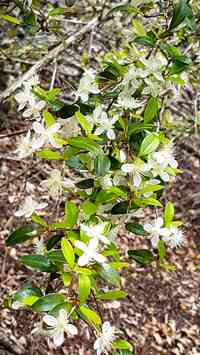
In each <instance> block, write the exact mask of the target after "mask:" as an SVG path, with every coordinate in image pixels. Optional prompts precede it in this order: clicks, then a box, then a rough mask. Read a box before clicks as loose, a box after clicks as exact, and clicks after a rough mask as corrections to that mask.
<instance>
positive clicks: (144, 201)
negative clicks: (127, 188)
mask: <svg viewBox="0 0 200 355" xmlns="http://www.w3.org/2000/svg"><path fill="white" fill-rule="evenodd" d="M134 203H135V204H136V206H139V207H140V206H155V207H162V203H161V202H160V201H158V200H156V199H155V198H152V197H148V198H136V199H135V200H134Z"/></svg>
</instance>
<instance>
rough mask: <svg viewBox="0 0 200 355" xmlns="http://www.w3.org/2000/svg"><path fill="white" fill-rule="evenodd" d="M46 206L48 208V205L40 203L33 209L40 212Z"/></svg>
mask: <svg viewBox="0 0 200 355" xmlns="http://www.w3.org/2000/svg"><path fill="white" fill-rule="evenodd" d="M47 206H48V203H46V202H42V203H39V204H38V205H37V207H36V208H35V209H36V210H42V209H43V208H46V207H47Z"/></svg>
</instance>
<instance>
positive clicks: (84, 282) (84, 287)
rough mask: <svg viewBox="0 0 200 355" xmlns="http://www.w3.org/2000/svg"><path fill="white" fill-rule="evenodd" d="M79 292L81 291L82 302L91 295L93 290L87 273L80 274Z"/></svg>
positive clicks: (80, 298) (80, 299)
mask: <svg viewBox="0 0 200 355" xmlns="http://www.w3.org/2000/svg"><path fill="white" fill-rule="evenodd" d="M78 290H79V291H78V292H79V296H78V297H79V301H80V303H81V304H83V303H85V301H86V300H87V298H88V297H89V295H90V290H91V281H90V278H89V276H87V275H85V274H79V277H78Z"/></svg>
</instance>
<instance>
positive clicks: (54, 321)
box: [42, 315, 57, 327]
mask: <svg viewBox="0 0 200 355" xmlns="http://www.w3.org/2000/svg"><path fill="white" fill-rule="evenodd" d="M42 320H43V322H45V323H46V324H47V325H49V326H50V327H56V325H57V319H56V318H55V317H53V316H50V315H45V316H44V317H43V318H42Z"/></svg>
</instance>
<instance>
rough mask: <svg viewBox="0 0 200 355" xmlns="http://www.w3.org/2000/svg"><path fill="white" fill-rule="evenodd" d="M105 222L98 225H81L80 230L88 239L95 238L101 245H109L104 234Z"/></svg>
mask: <svg viewBox="0 0 200 355" xmlns="http://www.w3.org/2000/svg"><path fill="white" fill-rule="evenodd" d="M106 225H107V222H103V223H99V224H96V225H91V226H86V225H85V224H81V230H82V231H83V232H84V233H85V234H86V235H87V236H88V237H90V238H96V239H97V240H99V241H101V242H102V243H105V244H109V243H110V241H109V240H108V238H107V237H106V236H105V234H104V230H105V227H106Z"/></svg>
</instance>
